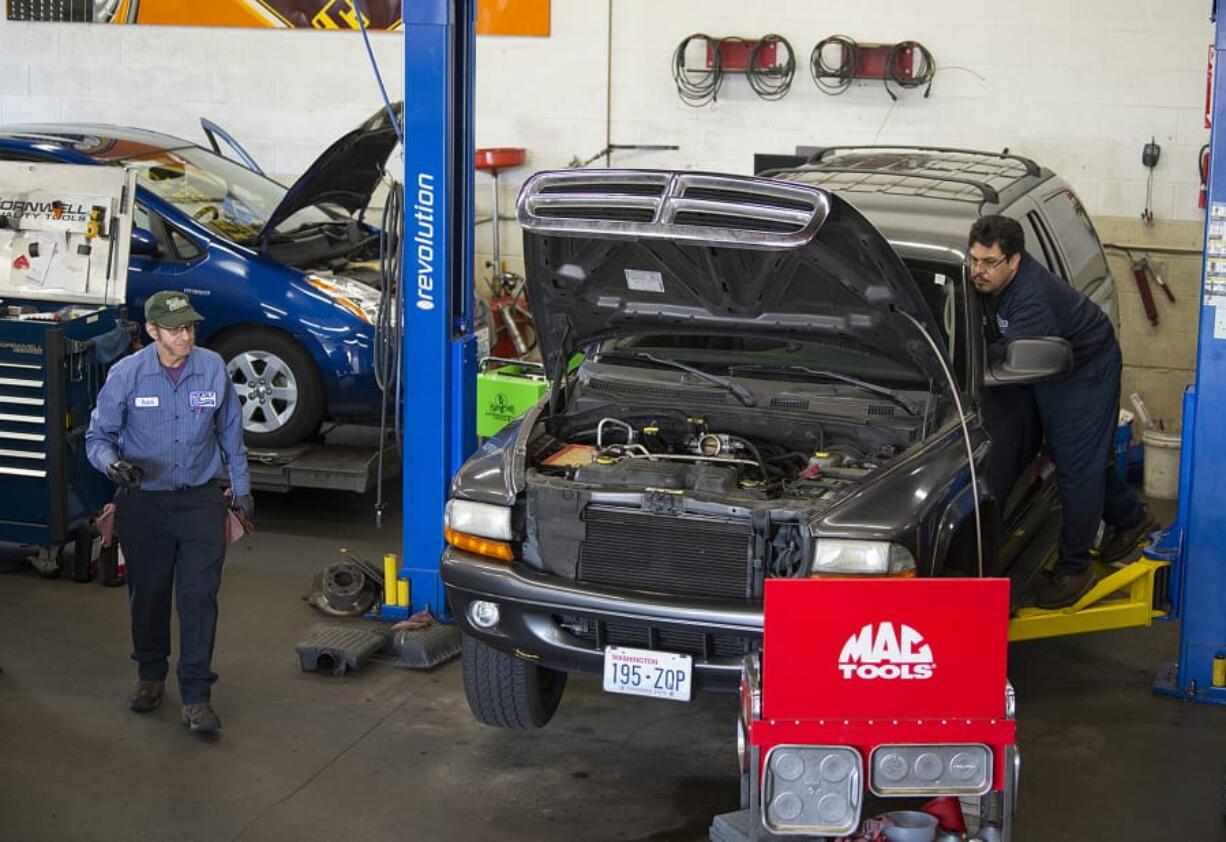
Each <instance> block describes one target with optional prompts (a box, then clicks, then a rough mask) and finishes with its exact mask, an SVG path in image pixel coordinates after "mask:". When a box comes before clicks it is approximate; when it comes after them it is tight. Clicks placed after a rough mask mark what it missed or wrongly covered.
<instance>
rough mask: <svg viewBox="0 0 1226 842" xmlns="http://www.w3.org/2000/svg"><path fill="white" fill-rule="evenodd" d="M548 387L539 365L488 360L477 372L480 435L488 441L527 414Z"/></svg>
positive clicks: (504, 360)
mask: <svg viewBox="0 0 1226 842" xmlns="http://www.w3.org/2000/svg"><path fill="white" fill-rule="evenodd" d="M548 388H549V382H548V381H547V380H546V378H545V368H544V366H542V365H540V364H539V363H531V362H525V361H523V360H512V359H503V358H501V357H487V358H486V359H484V360H482V361H481V364H480V366H479V369H478V372H477V435H478V436H480V437H481V438H488V437H489V436H492V435H494V434H495V433H497V432H498V431H499V430H501V429H502V428H503V427H505V426H506V425H507V424H508V423H509V422H511V421H514V420H515V419H516V418H518V417H520V416H521V415H523V414H524V413H525V412H527V411H528V410H529V409H530V408H531V407H532V406H533V405H534V404H536V402H537V401H539V400H540V399H541V396H542V395H544V394H545V392H546V390H547V389H548Z"/></svg>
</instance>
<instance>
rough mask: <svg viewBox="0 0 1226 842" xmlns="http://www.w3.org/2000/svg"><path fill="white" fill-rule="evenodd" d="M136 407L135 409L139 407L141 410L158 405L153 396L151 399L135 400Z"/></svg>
mask: <svg viewBox="0 0 1226 842" xmlns="http://www.w3.org/2000/svg"><path fill="white" fill-rule="evenodd" d="M136 405H137V407H140V408H142V409H143V408H145V407H151V406H157V405H158V399H157V396H156V395H155V396H153V397H151V398H137V399H136Z"/></svg>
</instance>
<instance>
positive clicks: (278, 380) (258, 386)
mask: <svg viewBox="0 0 1226 842" xmlns="http://www.w3.org/2000/svg"><path fill="white" fill-rule="evenodd" d="M213 350H215V351H216V352H217V353H218V354H221V358H222V359H223V360H225V362H226V373H227V374H228V375H229V377H230V382H231V383H233V384H234V389H235V391H236V392H237V393H238V402H239V405H240V406H241V407H242V414H243V433H244V438H245V439H246V441H247V444H248V445H249V446H250V447H253V448H275V447H286V446H287V445H291V444H297V443H298V442H300V441H302V440H303V439H305V438H308V437H310V436H312V435H314V434H315V431H316V430H318V429H319V423H320V421H322V420H323V415H324V387H323V379H322V378H321V377H320V376H319V370H318V369H316V367H315V361H314V360H312V359H311V355H310V354H308V353H307V351H306V349H305V348H303V347H302V345H300V344H299V343H298V342H297V341H295V340H294V339H293V338H292V337H290V336H287V335H286V334H284V333H279V332H277V331H275V330H267V329H265V328H252V329H242V330H237V331H234V332H232V333H228V334H226V335H225V336H223V337H222V338H221V341H219V342H217V343H216V345H215V346H214V348H213Z"/></svg>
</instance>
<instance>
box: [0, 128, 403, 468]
mask: <svg viewBox="0 0 1226 842" xmlns="http://www.w3.org/2000/svg"><path fill="white" fill-rule="evenodd" d="M204 122H205V130H206V134H207V135H208V137H209V140H210V142H211V143H212V145H213V149H212V150H210V149H207V148H205V147H203V146H200V145H197V144H195V143H192V142H190V141H187V140H182V139H180V138H177V137H172V136H170V135H165V134H158V133H155V132H150V131H143V130H140V129H131V128H120V127H117V126H104V125H23V126H5V127H0V160H18V161H38V162H58V163H69V164H96V165H112V166H125V167H132V168H135V169H136V171H137V173H138V193H137V197H136V201H137V217H136V225H137V230H136V231H134V233H133V244H132V256H131V260H130V263H129V273H128V302H127V303H128V310H129V313H130V315H131V316H132V317H133V318H136V319H139V318H140V317H141V316H142V314H143V313H144V304H145V300H146V299H147V298H148V297H149V296H150V295H152V294H153V293H155V292H157V291H158V290H161V289H167V288H174V289H182V290H185V291H186V292H188V293H189V294H190V295H191V296H192V303H193V305H194V306H195V307H196V309H198V310H199V311H200V313H201V314H202V315H203V316H204V318H205V321H204V323H203V324H202V325H201V326H200V333H199V334H198V336H197V341H198V342H200V343H201V344H202V345H205V346H207V347H209V348H212V349H213V350H215V351H217V352H218V353H220V354H221V355H222V357H223V358H224V359H225V360H226V365H227V368H228V369H229V372H230V376H231V379H232V380H233V382H234V385H235V387H236V389H237V391H238V395H239V400H240V402H242V405H243V423H244V428H245V430H246V437H247V442H248V444H249V445H251V446H252V447H256V448H275V447H284V446H286V445H290V444H294V443H296V442H299V441H301V440H303V439H306V438H309V437H311V436H312V435H314V434H315V433H316V432H317V431H318V429H319V427H320V424H321V423H322V422H324V421H325V420H331V421H344V422H362V421H371V420H375V419H377V418H378V416H379V411H380V408H381V406H382V400H383V396H382V392H381V391H380V389H379V386H378V384H377V382H376V377H375V371H374V360H375V347H374V346H375V325H376V323H377V316H378V308H379V300H380V294H379V278H380V271H379V263H378V256H379V232H378V230H377V229H376V228H374V227H372V226H371V225H369V224H367V223H366V222H365V221H364V220H363V215H364V214H365V212H366V210H367V207H368V205H369V204H370V200H371V196H372V195H373V193H374V191H375V189H376V187H377V186H378V185H379V182H380V179H381V178H382V177H383V168H384V166H385V164H386V162H387V159H388V157H389V156H390V154H391V152H392V150H393V149H394V148H395V145H396V134H395V130H394V127H393V126H392V124H391V120H390V119H389V117H388V114H387V112H386V111H380V112H379V113H378V114H375V115H374V116H373V117H371V118H370V119H369V120H367V121H366V122H364V123H363V124H362V125H361V126H359V127H358V128H357V129H355V130H353V131H352V132H350V133H348V134H346V135H345V136H344V137H342V138H341V139H340V140H338V141H336V143H334V144H333V145H332V146H330V147H329V148H328V149H327V151H325V152H324V154H323V155H322V156H321V157H320V158H319V159H318V160H317V161H316V162H315V164H313V165H312V166H311V167H310V168H309V169H308V170H307V171H306V173H305V174H304V175H303V176H302V178H300V179H299V180H298V181H297V182H296V183H294V184H293V185H292V186H291V187H288V188H287V187H285V186H284V185H282V184H280V183H278V182H276V181H273V180H272V179H270V178H267V177H265V176H264V175H263V174H262V173H261V172H260V170H259V167H258V166H257V165H256V164H255V163H254V161H253V160H252V159H251V158H250V157H249V156H247V155H246V153H245V152H243V151H242V150H241V148H239V147H237V144H234V143H233V141H231V140H230V139H229V138H228V137H226V136H225V135H224V133H222V132H220V130H218V129H217V128H216V127H215V126H213V125H212V124H210V123H208V122H207V121H204ZM219 136H220V137H221V139H222V140H224V141H225V142H227V143H229V144H230V145H231V146H232V148H234V149H235V151H236V152H237V154H238V156H239V157H240V158H242V159H243V161H244V163H237V162H235V161H233V160H230V159H229V158H226V157H224V156H223V155H222V154H221V153H220V148H221V147H220V145H219V143H218V137H219Z"/></svg>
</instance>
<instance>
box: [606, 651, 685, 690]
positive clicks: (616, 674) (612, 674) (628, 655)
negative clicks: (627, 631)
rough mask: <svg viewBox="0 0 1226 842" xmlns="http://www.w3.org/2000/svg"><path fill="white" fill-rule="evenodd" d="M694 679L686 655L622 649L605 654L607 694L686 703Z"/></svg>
mask: <svg viewBox="0 0 1226 842" xmlns="http://www.w3.org/2000/svg"><path fill="white" fill-rule="evenodd" d="M693 677H694V659H693V658H691V657H690V656H689V655H677V654H674V653H672V652H656V651H653V650H651V649H626V648H623V647H621V646H609V647H607V648H606V649H605V650H604V689H605V691H606V692H609V693H629V694H631V695H634V696H653V697H655V698H657V699H672V700H673V701H676V702H688V701H689V700H690V690H691V688H692V687H693V684H694V682H693Z"/></svg>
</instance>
